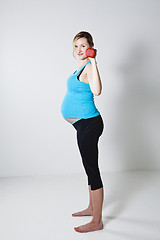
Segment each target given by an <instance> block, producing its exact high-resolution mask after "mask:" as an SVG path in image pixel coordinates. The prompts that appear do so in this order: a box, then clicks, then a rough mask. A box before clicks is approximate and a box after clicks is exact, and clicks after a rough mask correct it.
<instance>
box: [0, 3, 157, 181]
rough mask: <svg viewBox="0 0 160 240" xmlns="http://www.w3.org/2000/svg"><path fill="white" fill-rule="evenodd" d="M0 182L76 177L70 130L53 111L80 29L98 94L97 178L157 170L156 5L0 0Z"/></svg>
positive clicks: (78, 165) (61, 94)
mask: <svg viewBox="0 0 160 240" xmlns="http://www.w3.org/2000/svg"><path fill="white" fill-rule="evenodd" d="M0 23H1V24H0V32H1V39H0V66H1V71H0V116H1V117H0V132H1V134H0V146H1V149H0V176H1V177H3V176H23V175H41V174H42V175H45V174H59V173H64V174H65V173H72V172H75V173H76V172H82V171H83V166H82V164H81V157H80V153H79V150H78V146H77V142H76V131H75V129H74V128H73V126H72V125H71V124H69V123H68V122H66V121H65V120H64V119H63V117H62V115H61V112H60V107H61V102H62V100H63V97H64V95H65V92H66V80H67V78H68V76H69V75H70V74H71V73H73V71H75V70H76V69H77V62H76V60H75V59H74V58H73V56H72V39H73V37H74V36H75V34H76V33H78V32H79V31H82V30H85V31H89V32H90V33H91V34H92V35H93V38H94V42H95V48H96V49H97V64H98V68H99V71H100V75H101V79H102V86H103V91H102V94H101V95H100V96H96V97H95V103H96V106H97V108H98V109H99V111H100V112H101V115H102V117H103V119H104V123H105V129H104V132H103V135H102V136H101V138H100V140H99V151H100V152H99V164H100V169H101V171H102V172H107V171H121V170H134V169H140V170H141V169H159V168H160V150H159V140H160V139H159V134H160V125H159V122H160V111H159V109H160V82H159V77H160V70H159V62H160V59H159V58H160V44H159V43H160V32H159V23H160V1H155V0H150V1H147V0H146V1H142V0H132V1H128V0H103V1H102V0H99V1H95V0H94V1H93V0H87V1H86V0H85V1H84V0H81V1H75V0H70V1H65V0H61V1H49V0H47V1H46V0H45V1H44V0H41V1H38V0H37V1H35V0H32V1H31V0H27V1H18V0H14V1H11V0H7V1H6V0H5V1H4V0H2V1H1V2H0Z"/></svg>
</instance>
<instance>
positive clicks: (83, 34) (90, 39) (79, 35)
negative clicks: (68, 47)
mask: <svg viewBox="0 0 160 240" xmlns="http://www.w3.org/2000/svg"><path fill="white" fill-rule="evenodd" d="M83 37H84V38H86V39H87V42H88V44H89V47H90V48H92V47H94V43H93V37H92V35H91V34H90V33H89V32H85V31H81V32H79V33H77V34H76V35H75V37H74V38H73V42H72V43H73V52H72V54H73V57H75V56H74V42H75V40H78V39H80V38H83Z"/></svg>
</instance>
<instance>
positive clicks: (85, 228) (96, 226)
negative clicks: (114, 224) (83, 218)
mask: <svg viewBox="0 0 160 240" xmlns="http://www.w3.org/2000/svg"><path fill="white" fill-rule="evenodd" d="M103 228H104V227H103V223H102V222H100V223H95V222H92V221H91V222H89V223H87V224H85V225H81V226H79V227H75V228H74V230H75V231H77V232H80V233H84V232H91V231H97V230H102V229H103Z"/></svg>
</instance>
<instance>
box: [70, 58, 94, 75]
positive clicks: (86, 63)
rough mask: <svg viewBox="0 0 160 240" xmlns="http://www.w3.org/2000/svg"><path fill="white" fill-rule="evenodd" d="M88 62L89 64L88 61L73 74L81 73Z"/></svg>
mask: <svg viewBox="0 0 160 240" xmlns="http://www.w3.org/2000/svg"><path fill="white" fill-rule="evenodd" d="M89 62H91V61H90V60H89V61H88V62H87V63H86V64H84V65H83V66H82V67H81V68H80V69H79V70H78V71H77V70H76V71H75V72H74V73H76V74H77V73H78V72H79V71H81V70H82V69H83V68H84V67H85V66H86V65H87V64H88V63H89Z"/></svg>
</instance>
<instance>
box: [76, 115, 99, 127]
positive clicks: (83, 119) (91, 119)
mask: <svg viewBox="0 0 160 240" xmlns="http://www.w3.org/2000/svg"><path fill="white" fill-rule="evenodd" d="M98 119H102V116H101V114H99V115H97V116H95V117H91V118H81V119H80V120H79V121H76V122H75V123H73V124H72V125H73V126H74V127H75V126H77V125H79V124H81V122H86V123H87V122H91V121H96V120H98Z"/></svg>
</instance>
